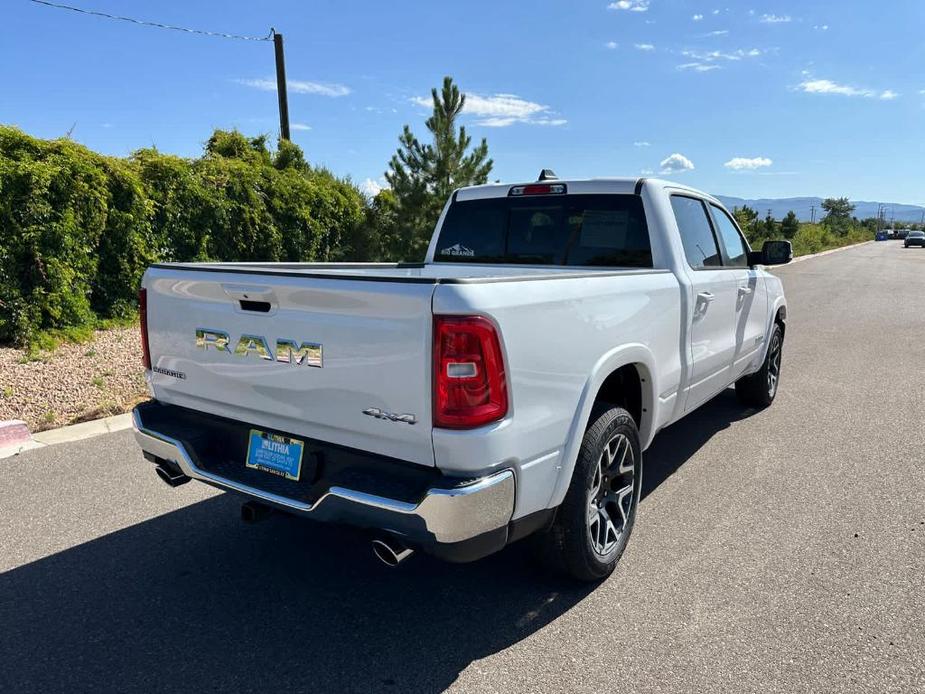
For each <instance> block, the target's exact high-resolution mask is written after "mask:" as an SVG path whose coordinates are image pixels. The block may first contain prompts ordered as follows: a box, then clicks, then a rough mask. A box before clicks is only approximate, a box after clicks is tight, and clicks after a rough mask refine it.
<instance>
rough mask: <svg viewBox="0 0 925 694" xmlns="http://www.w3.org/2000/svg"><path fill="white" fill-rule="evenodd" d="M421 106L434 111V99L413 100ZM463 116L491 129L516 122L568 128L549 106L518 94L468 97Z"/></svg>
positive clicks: (416, 98) (415, 97) (565, 121)
mask: <svg viewBox="0 0 925 694" xmlns="http://www.w3.org/2000/svg"><path fill="white" fill-rule="evenodd" d="M411 102H412V103H414V104H417V105H418V106H423V107H425V108H431V107H432V106H433V99H432V98H431V97H428V96H414V97H411ZM463 113H466V114H469V115H472V116H476V117H477V119H478V120H476V121H475V124H476V125H482V126H485V127H488V128H504V127H507V126H509V125H514V124H515V123H526V124H528V125H552V126H558V125H565V124H566V123H568V121H567V120H566V119H565V118H558V117H555V114H553V113H552V109H550V107H549V106H545V105H543V104H538V103H536V102H534V101H527V100H526V99H522V98H520V97H519V96H517V95H516V94H490V95H487V96H483V95H481V94H466V104H465V106H463Z"/></svg>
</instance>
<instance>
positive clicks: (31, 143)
mask: <svg viewBox="0 0 925 694" xmlns="http://www.w3.org/2000/svg"><path fill="white" fill-rule="evenodd" d="M368 218H369V212H368V211H367V209H366V202H365V199H364V197H363V196H362V194H361V193H360V192H359V191H358V190H357V189H356V187H355V186H353V185H352V184H351V183H350V181H348V180H341V179H338V178H336V177H335V176H333V175H332V174H331V173H330V172H328V171H326V170H324V169H317V168H313V167H311V166H309V165H308V164H307V163H306V162H305V159H304V156H303V154H302V151H301V150H300V149H299V148H298V147H297V146H296V145H293V144H291V143H288V142H281V143H280V147H279V148H278V149H277V150H275V151H270V150H269V149H268V147H267V142H266V138H265V137H257V138H251V139H249V138H246V137H245V136H243V135H242V134H241V133H238V132H236V131H232V132H226V131H221V130H217V131H215V133H213V135H212V137H210V138H209V140H208V142H207V143H206V146H205V151H204V153H203V156H202V157H200V158H197V159H184V158H180V157H175V156H171V155H165V154H162V153H160V152H158V151H157V150H155V149H143V150H139V151H137V152H135V153H134V154H133V155H132V156H131V157H129V158H128V159H118V158H113V157H105V156H102V155H99V154H96V153H94V152H92V151H90V150H89V149H87V148H86V147H83V146H81V145H78V144H76V143H74V142H72V141H70V140H67V139H59V140H52V141H48V140H39V139H36V138H33V137H30V136H28V135H26V134H24V133H23V132H21V131H19V130H17V129H15V128H10V127H5V126H0V341H4V342H10V341H12V342H14V343H26V342H29V341H30V340H31V339H33V338H34V337H35V335H36V334H37V333H38V332H40V331H44V330H55V329H67V328H74V327H83V326H89V325H93V324H95V323H96V322H97V321H98V320H99V319H100V318H118V317H123V316H126V315H130V314H131V313H132V312H133V311H134V310H135V296H136V292H137V288H138V285H139V283H140V281H141V275H142V274H143V272H144V269H145V267H147V266H148V265H149V264H150V263H151V262H155V261H158V260H221V261H235V260H242V261H243V260H266V261H273V260H284V261H290V262H297V261H316V260H340V259H345V258H350V257H353V256H355V255H357V253H360V252H363V249H361V248H358V247H357V246H358V244H359V241H360V240H361V239H362V238H363V235H364V234H363V230H364V228H365V225H366V224H367V223H368V221H367V220H368Z"/></svg>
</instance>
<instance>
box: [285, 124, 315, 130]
mask: <svg viewBox="0 0 925 694" xmlns="http://www.w3.org/2000/svg"><path fill="white" fill-rule="evenodd" d="M289 127H290V128H292V129H293V130H311V129H312V126H310V125H306V124H305V123H292V124H291V125H290V126H289Z"/></svg>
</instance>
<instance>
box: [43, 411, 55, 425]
mask: <svg viewBox="0 0 925 694" xmlns="http://www.w3.org/2000/svg"><path fill="white" fill-rule="evenodd" d="M57 417H58V415H56V414H55V411H54V410H48V411H47V412H46V413H45V414H43V415H42V416H41V417H40V418H39V424H41V425H43V426H48V425H51V424H54V423H55V419H56V418H57Z"/></svg>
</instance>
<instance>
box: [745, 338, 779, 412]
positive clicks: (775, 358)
mask: <svg viewBox="0 0 925 694" xmlns="http://www.w3.org/2000/svg"><path fill="white" fill-rule="evenodd" d="M783 348H784V329H783V328H782V327H781V325H780V323H776V322H775V323H774V329H773V330H771V339H770V341H769V342H768V353H767V354H766V355H765V358H764V364H762V365H761V368H760V369H758V371H756V372H755V373H753V374H751V375H749V376H743V377H742V378H740V379H739V380H738V381H736V395H738V396H739V402H741V403H742V404H743V405H746V406H748V407H758V408H764V407H769V406H770V405H771V403H772V402H774V398H775V397H776V396H777V390H778V388H779V387H780V362H781V354H782V352H783Z"/></svg>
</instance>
